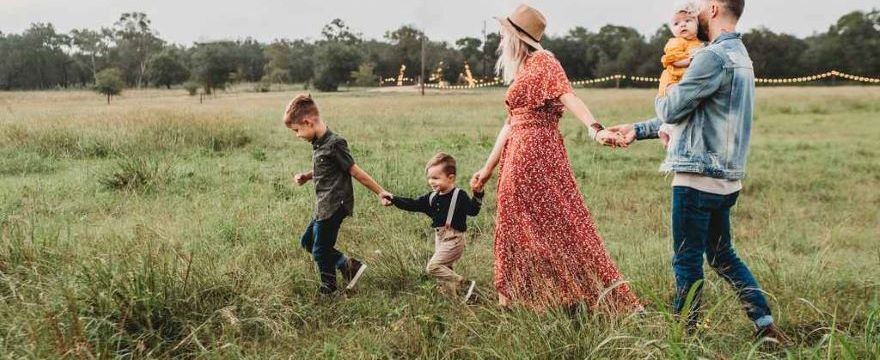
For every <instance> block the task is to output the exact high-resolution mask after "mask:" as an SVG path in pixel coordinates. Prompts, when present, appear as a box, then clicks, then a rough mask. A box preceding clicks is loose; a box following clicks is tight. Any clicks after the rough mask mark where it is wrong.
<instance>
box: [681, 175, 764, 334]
mask: <svg viewBox="0 0 880 360" xmlns="http://www.w3.org/2000/svg"><path fill="white" fill-rule="evenodd" d="M737 197H739V192H736V193H733V194H730V195H716V194H711V193H707V192H702V191H699V190H696V189H692V188H688V187H680V186H676V187H674V188H673V190H672V237H673V242H674V244H673V246H674V249H673V250H674V256H673V258H672V267H673V269H674V271H675V282H676V288H677V289H676V290H677V291H676V297H675V303H674V306H675V313H676V314H680V313H681V312H682V311H683V310H684V307H685V303H686V302H687V297H688V292H689V291H690V289H691V287H693V286H694V284H695V283H697V282H700V283H702V282H701V280H703V255H704V254H705V256H706V260H707V261H708V262H709V266H711V267H712V269H714V270H715V272H717V273H718V275H720V276H721V277H722V278H724V279H725V280H726V281H727V282H728V283H730V284H731V286H733V288H734V290H736V292H737V295H738V296H739V299H740V301H741V302H742V303H743V305H744V307H745V310H746V313H747V314H748V316H749V318H751V319H752V321H754V322H755V325H756V326H757V327H759V328H763V327H766V326H769V325H770V324H772V323H773V317H772V316H771V315H770V307H769V306H768V305H767V300H766V299H765V298H764V294H763V293H762V292H761V288H760V287H759V286H758V282H757V281H755V277H754V276H753V275H752V272H751V271H749V268H748V267H747V266H746V265H745V264H744V263H743V262H742V260H740V258H739V257H738V256H737V255H736V252H734V250H733V245H732V244H731V236H730V208H731V207H733V205H734V204H736V199H737ZM700 290H701V289H700V285H698V288H697V292H696V296H695V297H694V300H693V302H692V304H691V305H692V306H691V311H690V316H689V319H688V320H689V323H690V325H692V326H693V325H696V322H697V320H698V318H699V314H698V310H699V306H700Z"/></svg>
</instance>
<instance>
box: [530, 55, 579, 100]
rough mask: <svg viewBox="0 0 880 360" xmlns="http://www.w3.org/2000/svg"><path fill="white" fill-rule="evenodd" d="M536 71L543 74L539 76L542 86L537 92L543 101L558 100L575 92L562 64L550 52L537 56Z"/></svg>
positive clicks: (537, 88)
mask: <svg viewBox="0 0 880 360" xmlns="http://www.w3.org/2000/svg"><path fill="white" fill-rule="evenodd" d="M534 56H535V61H536V62H537V63H536V64H535V65H536V67H535V68H536V69H537V71H539V72H541V73H542V74H541V76H539V79H540V80H539V81H540V86H536V87H535V88H536V90H537V91H539V92H540V94H539V95H540V98H541V100H544V101H546V100H556V99H558V98H559V97H560V96H562V95H565V94H568V93H570V92H573V91H574V90H573V89H572V87H571V82H569V81H568V76H566V75H565V70H564V69H562V64H560V63H559V60H556V57H554V56H553V54H551V53H550V52H547V51H540V52H538V53H536V54H535V55H534Z"/></svg>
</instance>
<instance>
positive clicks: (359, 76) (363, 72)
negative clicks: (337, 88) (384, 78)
mask: <svg viewBox="0 0 880 360" xmlns="http://www.w3.org/2000/svg"><path fill="white" fill-rule="evenodd" d="M375 67H376V65H374V64H373V63H363V64H361V66H359V67H358V69H357V71H352V72H351V78H352V79H354V85H355V86H363V87H367V86H376V84H378V83H379V77H378V76H376V73H374V72H373V69H374V68H375Z"/></svg>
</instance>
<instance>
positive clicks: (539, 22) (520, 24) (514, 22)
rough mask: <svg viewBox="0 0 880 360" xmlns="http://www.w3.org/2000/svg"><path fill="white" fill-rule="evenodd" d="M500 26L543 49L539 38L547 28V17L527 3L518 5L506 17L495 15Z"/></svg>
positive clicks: (534, 46) (533, 45)
mask: <svg viewBox="0 0 880 360" xmlns="http://www.w3.org/2000/svg"><path fill="white" fill-rule="evenodd" d="M495 19H496V20H498V22H499V23H500V24H501V26H503V27H505V28H507V29H508V30H510V32H511V33H512V34H515V35H516V37H518V38H519V39H520V40H522V41H524V42H525V43H526V44H529V45H530V46H532V47H533V48H535V49H538V50H543V49H544V48H543V47H541V44H540V43H541V38H542V37H544V29H545V28H547V19H545V18H544V15H542V14H541V13H540V12H539V11H538V10H535V8H533V7H531V6H528V5H525V4H523V5H520V6H519V7H517V8H516V10H514V11H513V14H510V16H508V17H495Z"/></svg>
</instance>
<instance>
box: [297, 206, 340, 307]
mask: <svg viewBox="0 0 880 360" xmlns="http://www.w3.org/2000/svg"><path fill="white" fill-rule="evenodd" d="M343 220H345V212H344V211H343V210H339V211H337V212H336V213H335V214H333V216H331V217H330V218H329V219H325V220H312V222H311V223H309V226H308V227H307V228H306V232H305V233H303V236H302V239H300V245H302V247H303V249H305V250H306V251H308V252H309V253H311V254H312V258H313V259H314V260H315V263H316V264H317V265H318V272H319V273H320V274H321V291H322V292H325V293H329V292H333V291H336V270H337V269H340V270H341V269H343V268H344V267H345V266H346V265H347V263H348V258H346V257H345V255H343V254H342V252H340V251H339V250H336V238H337V237H338V236H339V228H340V226H342V221H343Z"/></svg>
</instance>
